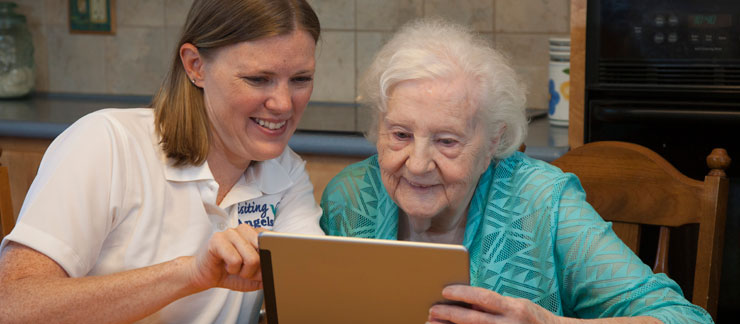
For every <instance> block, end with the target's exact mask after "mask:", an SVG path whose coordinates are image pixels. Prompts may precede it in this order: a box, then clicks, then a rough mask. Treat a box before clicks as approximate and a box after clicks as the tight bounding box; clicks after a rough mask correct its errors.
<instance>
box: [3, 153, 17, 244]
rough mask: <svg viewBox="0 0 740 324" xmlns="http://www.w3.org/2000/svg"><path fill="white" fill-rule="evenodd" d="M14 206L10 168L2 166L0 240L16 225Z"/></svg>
mask: <svg viewBox="0 0 740 324" xmlns="http://www.w3.org/2000/svg"><path fill="white" fill-rule="evenodd" d="M15 219H16V218H15V216H14V215H13V204H12V202H11V199H10V181H9V180H8V168H7V167H4V166H0V225H1V226H0V228H1V229H2V231H0V239H2V238H3V237H5V235H8V234H9V233H10V231H11V230H12V229H13V226H14V225H15Z"/></svg>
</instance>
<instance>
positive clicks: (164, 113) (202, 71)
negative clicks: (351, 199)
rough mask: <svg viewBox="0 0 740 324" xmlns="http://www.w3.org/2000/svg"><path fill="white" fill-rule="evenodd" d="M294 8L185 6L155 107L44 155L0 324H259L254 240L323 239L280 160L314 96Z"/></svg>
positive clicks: (293, 164)
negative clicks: (280, 234)
mask: <svg viewBox="0 0 740 324" xmlns="http://www.w3.org/2000/svg"><path fill="white" fill-rule="evenodd" d="M319 34H320V26H319V20H318V17H317V16H316V13H315V12H314V11H313V9H312V8H311V6H310V5H309V4H308V2H306V1H305V0H195V1H193V2H192V6H191V9H190V12H189V14H188V17H187V20H186V22H185V25H184V28H183V31H182V35H181V37H180V40H179V42H178V43H177V48H176V49H175V51H173V55H172V65H171V68H170V71H169V74H168V76H167V77H166V78H165V80H164V82H163V84H162V86H161V88H160V91H159V93H158V94H157V95H156V96H155V97H154V102H153V104H152V109H150V108H138V109H103V110H100V111H97V112H94V113H92V114H89V115H87V116H85V117H83V118H82V119H80V120H79V121H77V122H75V123H74V124H73V125H72V126H70V127H69V128H68V129H67V130H66V131H65V132H64V133H62V134H61V135H60V136H59V137H57V138H56V139H55V140H54V142H53V143H52V144H51V146H50V147H49V149H48V150H47V152H46V154H45V155H44V159H43V161H42V163H41V167H40V169H39V173H38V175H37V177H36V179H35V180H34V182H33V185H32V186H31V189H30V191H29V193H28V196H27V197H26V200H25V202H24V204H23V208H22V210H21V213H20V218H19V219H18V224H17V225H16V226H15V228H14V230H13V232H11V233H10V235H8V236H6V237H5V239H4V240H3V242H2V247H1V248H2V254H1V255H0V322H3V323H46V322H58V323H109V322H117V323H127V322H133V321H138V320H141V321H143V322H146V323H256V322H257V319H258V312H259V308H260V306H261V304H262V294H261V292H260V291H259V289H260V288H261V285H262V280H261V273H260V263H259V255H258V253H257V251H256V247H257V234H258V232H259V231H262V230H264V229H271V230H274V231H286V232H300V233H311V234H323V233H322V232H321V229H320V228H319V217H320V216H321V210H320V209H319V207H318V205H317V204H316V201H315V200H314V197H313V187H312V186H311V183H310V182H309V179H308V174H307V173H306V171H305V169H304V162H303V161H302V160H301V159H300V157H298V156H297V155H296V154H295V153H294V152H293V151H291V150H290V149H289V148H287V145H288V141H289V139H290V137H291V135H292V134H293V132H294V131H295V130H296V126H297V125H298V123H299V121H300V119H301V116H302V114H303V111H304V110H305V108H306V105H307V103H308V100H309V97H310V96H311V91H312V89H313V75H314V70H315V56H314V54H315V48H316V42H317V41H318V39H319Z"/></svg>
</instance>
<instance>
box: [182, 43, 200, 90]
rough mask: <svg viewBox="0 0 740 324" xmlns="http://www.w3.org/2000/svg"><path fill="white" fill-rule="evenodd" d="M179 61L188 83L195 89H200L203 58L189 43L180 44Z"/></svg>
mask: <svg viewBox="0 0 740 324" xmlns="http://www.w3.org/2000/svg"><path fill="white" fill-rule="evenodd" d="M180 60H181V61H182V65H183V68H185V73H187V74H188V78H189V79H190V82H192V83H193V84H194V85H195V86H196V87H201V83H202V82H203V57H202V56H201V54H200V52H199V51H198V48H197V47H195V45H193V44H190V43H185V44H182V46H180Z"/></svg>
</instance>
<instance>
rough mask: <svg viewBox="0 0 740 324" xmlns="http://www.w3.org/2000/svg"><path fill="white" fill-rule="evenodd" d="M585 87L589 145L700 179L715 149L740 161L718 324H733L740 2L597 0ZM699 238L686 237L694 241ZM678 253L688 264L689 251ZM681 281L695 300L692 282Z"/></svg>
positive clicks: (739, 216) (739, 292) (739, 220)
mask: <svg viewBox="0 0 740 324" xmlns="http://www.w3.org/2000/svg"><path fill="white" fill-rule="evenodd" d="M585 90H586V91H585V104H584V110H585V111H584V115H585V120H584V142H586V143H588V142H592V141H600V140H622V141H629V142H634V143H638V144H642V145H644V146H647V147H649V148H651V149H653V150H654V151H656V152H658V153H659V154H661V155H662V156H663V157H665V158H666V159H667V160H668V161H670V162H671V163H672V164H674V165H675V166H676V167H677V168H678V169H679V170H680V171H682V172H683V173H685V174H687V175H689V176H691V177H694V178H703V175H704V174H706V172H707V169H706V164H705V161H704V160H703V159H702V158H701V157H703V156H706V155H707V154H709V152H710V151H711V149H712V148H714V147H724V148H726V149H727V150H728V153H729V154H730V156H731V157H734V158H735V163H733V164H732V165H731V166H730V169H729V172H728V174H729V176H730V177H731V188H730V196H731V197H730V201H729V204H728V215H727V231H726V233H727V235H726V236H725V253H724V254H725V257H724V262H723V274H722V288H721V289H722V291H721V292H720V306H719V307H720V309H719V320H720V321H728V322H731V321H734V319H735V318H737V316H738V315H740V314H739V312H740V310H739V309H738V307H737V304H736V303H737V302H736V300H738V299H740V256H738V254H737V251H738V248H740V239H739V238H738V235H737V234H738V233H740V1H738V0H705V1H696V0H588V1H587V19H586V89H585ZM692 232H695V229H685V230H683V234H680V235H679V236H683V239H684V240H691V239H692ZM646 238H647V239H649V238H650V237H649V235H648V236H647V237H646ZM648 243H649V242H648ZM672 249H673V250H674V251H677V252H679V253H682V254H684V255H683V256H682V257H681V258H682V259H684V260H685V259H687V258H686V255H685V254H686V251H685V249H684V248H683V247H680V246H678V247H676V248H672ZM689 253H690V252H689ZM641 257H644V258H649V256H641ZM684 267H687V266H686V265H684ZM676 271H677V274H678V273H679V272H685V273H690V272H688V269H676ZM678 276H679V277H680V276H681V275H680V274H678ZM679 279H682V278H678V279H677V280H679ZM679 283H680V284H682V287H683V288H684V292H685V293H687V295H688V294H690V292H691V290H690V289H687V288H689V287H688V286H690V282H689V281H688V280H684V282H683V283H682V282H681V281H679Z"/></svg>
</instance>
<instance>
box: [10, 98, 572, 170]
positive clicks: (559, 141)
mask: <svg viewBox="0 0 740 324" xmlns="http://www.w3.org/2000/svg"><path fill="white" fill-rule="evenodd" d="M150 99H151V97H148V96H108V95H69V94H37V95H34V96H31V97H27V98H21V99H12V100H8V99H4V100H0V136H2V137H20V138H37V139H53V138H55V137H56V136H57V135H59V134H60V133H61V132H62V131H64V130H65V129H66V128H67V127H68V126H69V125H70V124H72V123H73V122H74V121H76V120H77V119H79V118H80V117H82V116H84V115H86V114H88V113H90V112H93V111H95V110H98V109H102V108H107V107H117V108H133V107H145V106H146V105H147V104H148V103H149V101H150ZM312 105H321V103H313V102H312V103H309V106H312ZM348 106H349V105H348ZM525 144H526V145H527V149H526V151H525V153H526V154H527V155H529V156H531V157H533V158H536V159H540V160H544V161H548V162H549V161H552V160H554V159H556V158H558V157H559V156H561V155H562V154H563V153H565V152H566V151H567V150H568V129H567V128H565V127H556V126H551V125H550V124H549V123H548V121H547V118H546V117H537V118H534V119H533V120H532V122H531V123H530V127H529V135H528V137H527V140H526V142H525ZM289 145H290V147H291V148H292V149H293V150H294V151H296V152H297V153H299V154H317V155H340V156H369V155H372V154H375V152H376V151H375V147H374V146H373V145H372V144H371V143H370V142H368V141H367V140H365V138H364V137H362V135H360V134H358V133H353V132H346V133H338V132H316V131H302V130H299V131H297V132H296V134H295V135H294V136H293V137H292V138H291V140H290V143H289Z"/></svg>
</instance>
